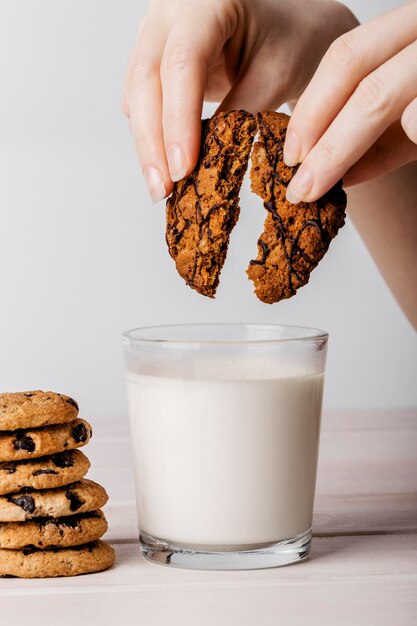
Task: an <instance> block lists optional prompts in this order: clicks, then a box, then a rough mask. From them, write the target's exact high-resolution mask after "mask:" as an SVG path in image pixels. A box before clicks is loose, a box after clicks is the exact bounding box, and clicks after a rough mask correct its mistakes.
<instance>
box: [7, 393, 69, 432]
mask: <svg viewBox="0 0 417 626" xmlns="http://www.w3.org/2000/svg"><path fill="white" fill-rule="evenodd" d="M77 415H78V404H77V403H76V401H75V400H73V399H72V398H69V397H68V396H64V395H62V394H61V393H54V392H53V391H25V392H21V393H0V430H17V429H18V428H36V427H38V426H47V425H50V424H64V423H66V422H72V420H74V419H75V418H76V417H77Z"/></svg>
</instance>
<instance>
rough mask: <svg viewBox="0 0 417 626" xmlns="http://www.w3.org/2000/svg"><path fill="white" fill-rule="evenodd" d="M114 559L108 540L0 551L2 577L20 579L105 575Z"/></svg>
mask: <svg viewBox="0 0 417 626" xmlns="http://www.w3.org/2000/svg"><path fill="white" fill-rule="evenodd" d="M114 559H115V554H114V550H113V548H112V547H111V546H109V545H108V544H107V543H106V542H104V541H94V542H93V543H88V544H84V545H81V546H75V547H72V548H49V549H46V550H37V549H36V548H34V547H28V548H23V549H22V550H2V549H0V576H17V577H19V578H48V577H53V576H78V574H89V573H92V572H101V571H102V570H105V569H107V568H109V567H111V566H112V565H113V563H114Z"/></svg>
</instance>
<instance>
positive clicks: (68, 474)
mask: <svg viewBox="0 0 417 626" xmlns="http://www.w3.org/2000/svg"><path fill="white" fill-rule="evenodd" d="M89 468H90V461H89V460H88V459H87V457H86V456H85V454H83V453H82V452H81V450H68V452H60V453H58V454H52V455H51V456H43V457H40V458H38V459H33V460H32V459H27V460H24V461H6V462H5V463H0V495H4V494H5V493H13V492H14V491H19V490H20V489H22V488H24V487H32V488H33V489H51V488H53V487H60V486H61V485H68V483H73V482H75V481H77V480H80V478H83V476H85V475H86V473H87V472H88V470H89Z"/></svg>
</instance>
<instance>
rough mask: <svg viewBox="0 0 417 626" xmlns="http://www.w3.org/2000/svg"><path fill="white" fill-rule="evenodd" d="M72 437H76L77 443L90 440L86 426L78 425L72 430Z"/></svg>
mask: <svg viewBox="0 0 417 626" xmlns="http://www.w3.org/2000/svg"><path fill="white" fill-rule="evenodd" d="M72 436H73V437H74V441H75V443H81V442H84V441H87V439H88V430H87V429H86V427H85V426H84V424H82V423H81V424H77V426H75V428H73V429H72Z"/></svg>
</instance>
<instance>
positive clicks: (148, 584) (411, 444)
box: [0, 410, 417, 626]
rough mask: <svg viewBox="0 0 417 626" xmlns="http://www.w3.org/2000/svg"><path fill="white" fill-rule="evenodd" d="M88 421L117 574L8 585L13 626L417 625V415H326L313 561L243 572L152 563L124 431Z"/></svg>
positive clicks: (6, 619) (2, 583)
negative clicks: (141, 540)
mask: <svg viewBox="0 0 417 626" xmlns="http://www.w3.org/2000/svg"><path fill="white" fill-rule="evenodd" d="M88 419H90V421H91V422H92V424H93V426H94V437H93V440H92V442H91V443H90V444H89V446H88V447H87V448H86V449H85V452H86V454H87V455H88V456H89V457H90V460H91V463H92V467H91V470H90V472H89V475H88V477H89V478H92V479H93V480H96V481H97V482H99V483H101V484H103V485H104V486H105V487H106V488H107V490H108V492H109V495H110V501H109V504H108V505H107V506H106V508H105V512H106V515H107V517H108V520H109V525H110V528H109V532H108V534H107V536H106V538H107V539H108V540H109V541H110V542H111V543H112V544H113V546H114V547H115V549H116V554H117V562H116V565H115V566H114V567H113V568H112V569H111V570H109V571H107V572H102V573H100V574H91V575H87V576H79V577H75V578H54V579H44V580H41V579H34V580H20V579H0V609H1V611H0V622H1V623H2V624H4V625H5V626H6V624H7V626H23V624H30V625H31V626H35V625H37V624H39V625H42V626H49V625H52V624H55V623H56V624H59V625H60V626H66V625H67V624H68V625H69V624H71V626H74V625H80V624H94V625H96V624H97V625H98V626H100V625H107V624H109V625H110V624H112V625H113V624H120V625H121V626H125V625H130V624H132V625H133V624H137V625H138V626H139V625H141V626H154V625H155V626H165V625H168V624H169V625H170V626H173V625H183V626H188V625H193V626H194V625H195V626H208V625H210V626H211V625H213V626H223V625H225V626H226V625H227V626H235V625H236V626H249V625H251V626H252V625H254V624H255V625H257V626H272V625H274V626H275V625H277V624H280V625H281V624H282V625H283V626H298V625H303V626H305V625H308V626H316V625H318V626H327V625H329V626H334V625H336V624H337V625H338V626H341V625H342V626H343V625H345V624H346V625H352V624H355V626H356V625H357V626H371V625H372V626H373V625H375V626H376V625H378V626H385V625H389V626H392V625H393V624H398V625H399V626H408V625H410V626H411V625H413V626H414V625H415V624H417V410H401V411H350V412H325V415H324V418H323V427H322V436H321V449H320V460H319V473H318V481H317V496H316V503H315V515H314V525H313V530H314V535H315V536H314V538H313V548H312V552H311V556H310V558H309V559H308V560H307V561H304V562H302V563H299V564H296V565H292V566H287V567H282V568H275V569H265V570H256V571H240V572H235V571H231V572H213V571H187V570H180V569H171V568H167V567H162V566H158V565H154V564H151V563H148V562H146V561H145V560H144V559H143V558H142V556H141V555H140V553H139V548H138V540H137V527H136V513H135V505H134V488H133V471H132V463H131V453H130V449H129V438H128V431H127V423H126V420H125V419H124V420H122V419H114V420H103V419H100V418H94V417H89V418H88Z"/></svg>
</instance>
